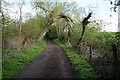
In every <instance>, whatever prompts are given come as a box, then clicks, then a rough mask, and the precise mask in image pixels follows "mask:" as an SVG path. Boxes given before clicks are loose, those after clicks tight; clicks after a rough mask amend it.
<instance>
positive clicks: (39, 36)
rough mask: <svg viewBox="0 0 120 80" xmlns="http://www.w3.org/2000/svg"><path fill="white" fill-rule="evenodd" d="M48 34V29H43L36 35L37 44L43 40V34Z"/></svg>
mask: <svg viewBox="0 0 120 80" xmlns="http://www.w3.org/2000/svg"><path fill="white" fill-rule="evenodd" d="M47 32H48V27H45V28H44V29H43V30H42V32H41V33H40V34H39V35H38V38H37V42H39V41H40V40H42V39H43V37H44V36H45V34H46V33H47Z"/></svg>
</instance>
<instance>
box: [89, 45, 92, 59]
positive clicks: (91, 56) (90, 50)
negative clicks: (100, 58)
mask: <svg viewBox="0 0 120 80" xmlns="http://www.w3.org/2000/svg"><path fill="white" fill-rule="evenodd" d="M89 60H90V61H91V60H92V46H91V45H90V58H89Z"/></svg>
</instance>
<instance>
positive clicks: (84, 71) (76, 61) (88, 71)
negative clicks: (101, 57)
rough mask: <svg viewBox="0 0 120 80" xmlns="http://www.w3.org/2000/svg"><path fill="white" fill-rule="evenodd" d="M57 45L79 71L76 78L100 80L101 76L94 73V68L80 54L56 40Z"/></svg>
mask: <svg viewBox="0 0 120 80" xmlns="http://www.w3.org/2000/svg"><path fill="white" fill-rule="evenodd" d="M54 41H55V42H56V43H57V44H59V45H60V46H61V47H62V48H63V49H64V51H65V53H66V54H67V56H68V58H69V60H70V61H71V63H72V67H73V69H74V70H75V71H77V74H76V76H77V77H78V78H99V77H100V75H99V74H97V73H96V72H94V70H93V68H92V66H91V65H90V64H89V63H88V62H87V60H86V59H85V57H84V56H81V55H80V54H78V52H77V51H75V50H74V49H73V48H70V47H68V46H66V45H65V44H64V43H62V42H61V41H60V40H58V39H56V40H54Z"/></svg>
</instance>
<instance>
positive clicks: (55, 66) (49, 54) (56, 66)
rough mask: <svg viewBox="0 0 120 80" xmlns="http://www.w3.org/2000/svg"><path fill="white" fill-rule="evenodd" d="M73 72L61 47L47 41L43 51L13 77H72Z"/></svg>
mask: <svg viewBox="0 0 120 80" xmlns="http://www.w3.org/2000/svg"><path fill="white" fill-rule="evenodd" d="M73 77H74V76H73V72H72V68H71V65H70V62H69V61H68V59H67V57H66V56H65V53H64V51H63V49H62V48H61V47H59V46H58V45H57V44H56V43H54V42H52V41H47V47H46V49H45V51H44V52H43V53H42V54H41V55H39V56H38V57H37V58H36V59H34V60H33V61H32V62H31V63H30V64H29V65H28V66H27V67H26V68H24V69H23V71H21V72H20V73H19V74H18V75H17V76H16V77H15V78H73Z"/></svg>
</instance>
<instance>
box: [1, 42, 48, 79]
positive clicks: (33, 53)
mask: <svg viewBox="0 0 120 80" xmlns="http://www.w3.org/2000/svg"><path fill="white" fill-rule="evenodd" d="M45 47H46V42H45V41H43V40H42V41H41V42H40V43H37V44H36V45H35V47H34V48H32V49H28V48H25V47H24V48H23V49H21V50H20V52H21V54H17V55H14V56H10V57H8V58H7V59H4V60H3V61H2V71H3V72H2V78H10V77H12V76H15V75H16V74H17V73H18V72H19V71H20V70H22V69H23V68H24V67H25V66H26V65H27V64H28V63H29V62H30V61H32V60H33V59H34V58H35V57H37V56H38V55H39V54H40V53H41V52H42V51H43V50H44V49H45Z"/></svg>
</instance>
